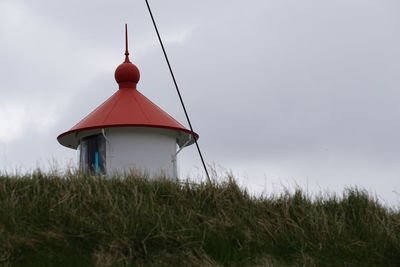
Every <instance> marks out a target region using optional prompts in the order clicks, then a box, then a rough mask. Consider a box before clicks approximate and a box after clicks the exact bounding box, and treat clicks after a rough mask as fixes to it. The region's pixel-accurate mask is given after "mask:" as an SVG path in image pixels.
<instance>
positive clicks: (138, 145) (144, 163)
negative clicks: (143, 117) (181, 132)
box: [105, 127, 178, 179]
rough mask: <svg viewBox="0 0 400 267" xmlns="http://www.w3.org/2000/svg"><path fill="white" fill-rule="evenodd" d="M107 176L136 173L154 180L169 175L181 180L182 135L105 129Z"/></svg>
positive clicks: (157, 131)
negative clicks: (179, 153)
mask: <svg viewBox="0 0 400 267" xmlns="http://www.w3.org/2000/svg"><path fill="white" fill-rule="evenodd" d="M105 135H106V140H107V141H106V142H107V151H106V160H107V166H106V168H107V173H108V174H110V175H112V174H116V173H124V172H129V171H130V170H131V169H136V170H138V171H140V172H145V173H147V174H148V175H149V177H150V178H152V177H154V176H158V175H162V174H165V175H166V177H168V178H170V179H176V178H177V175H178V174H177V164H176V161H175V162H174V161H173V157H174V155H175V153H176V151H177V143H176V137H177V136H178V132H177V131H174V130H168V129H160V128H145V127H121V128H108V129H105Z"/></svg>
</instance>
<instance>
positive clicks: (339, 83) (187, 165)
mask: <svg viewBox="0 0 400 267" xmlns="http://www.w3.org/2000/svg"><path fill="white" fill-rule="evenodd" d="M150 4H151V5H152V7H153V12H154V15H155V17H156V19H157V21H158V24H159V29H160V31H161V34H162V36H163V38H164V40H165V45H166V49H167V51H168V53H169V56H170V59H171V63H172V65H173V68H174V70H175V75H176V77H177V79H178V83H179V84H180V87H181V90H182V94H183V97H184V99H185V101H186V104H187V108H188V111H189V113H190V115H191V118H192V120H193V126H194V128H195V130H196V131H197V132H198V133H199V134H200V139H199V143H200V146H201V147H202V149H203V153H204V156H205V159H206V161H207V162H209V163H215V165H216V166H220V167H218V168H225V169H227V170H232V171H233V172H234V173H235V174H236V176H237V177H238V178H239V179H240V183H241V184H243V185H244V186H247V187H248V188H249V189H250V190H251V191H254V192H272V191H275V192H277V191H279V190H280V189H281V188H282V186H281V185H293V184H298V185H299V186H301V187H303V188H305V189H306V190H308V191H309V192H310V193H316V192H319V191H326V190H330V191H336V192H341V191H342V190H343V188H345V187H349V186H355V185H357V186H360V187H362V188H365V189H367V190H369V191H370V192H372V193H374V194H377V196H378V197H379V198H380V199H381V200H382V201H383V202H384V203H387V204H389V205H398V204H399V203H400V75H399V74H400V52H399V47H400V16H399V15H400V2H399V1H397V0H393V1H389V0H375V1H372V0H324V1H321V0H304V1H298V0H253V1H244V0H243V1H242V0H237V1H232V0H230V1H228V0H220V1H215V0H213V1H211V0H202V1H178V0H169V1H162V0H151V1H150ZM124 23H128V25H129V33H130V44H131V45H130V46H131V55H132V57H131V60H132V61H134V63H135V64H136V65H137V66H138V67H139V69H140V71H141V80H140V83H139V85H138V88H139V90H140V91H141V92H142V93H143V94H144V95H146V96H147V97H148V98H150V99H151V100H152V101H153V102H154V103H156V104H157V105H159V106H160V107H161V108H163V109H164V110H165V111H167V112H168V113H169V114H171V115H172V116H173V117H175V118H176V119H177V120H179V121H180V122H181V123H183V124H185V125H187V124H186V122H185V118H184V114H183V111H182V108H181V106H180V104H179V101H178V97H177V95H176V92H175V89H174V87H173V84H172V81H171V78H170V76H169V73H168V69H167V67H166V64H165V61H164V58H163V55H162V51H161V49H160V47H159V44H158V42H157V39H156V35H155V33H154V29H153V28H152V24H151V21H150V18H149V15H148V13H147V9H146V6H145V2H144V0H143V1H139V0H130V1H125V0H115V1H105V0H86V1H78V0H69V1H54V0H36V1H28V0H0V48H1V49H0V93H1V98H0V125H1V127H0V166H1V169H2V170H9V171H10V170H16V169H21V170H26V169H33V168H35V167H36V166H42V167H43V166H48V164H49V162H52V161H53V160H55V161H57V162H58V163H59V164H60V165H62V166H65V165H68V164H74V162H75V161H76V155H77V154H76V151H74V150H71V149H67V148H65V147H63V146H61V145H59V144H58V142H57V141H56V137H57V136H58V135H59V134H60V133H62V132H64V131H66V130H68V129H70V128H71V127H72V126H73V125H74V124H75V123H77V122H78V121H79V120H80V119H82V118H83V117H84V116H85V115H87V114H88V113H89V112H90V111H91V110H93V109H94V108H96V107H97V106H98V105H99V104H101V103H102V102H103V101H104V100H106V99H107V98H108V97H109V96H111V95H112V94H113V93H114V92H115V90H117V88H118V87H117V84H116V83H115V81H114V76H113V75H114V71H115V68H116V67H117V66H118V64H120V63H121V62H122V61H123V52H124V40H123V38H124V35H123V30H124V29H123V27H124ZM180 162H181V164H180V165H181V167H180V169H181V170H180V171H181V176H182V177H186V176H187V175H189V174H190V175H192V176H196V175H197V173H198V172H199V168H200V166H201V163H200V161H199V158H198V156H197V154H196V150H195V147H194V146H192V147H190V148H187V149H185V150H184V151H183V152H182V153H181V154H180Z"/></svg>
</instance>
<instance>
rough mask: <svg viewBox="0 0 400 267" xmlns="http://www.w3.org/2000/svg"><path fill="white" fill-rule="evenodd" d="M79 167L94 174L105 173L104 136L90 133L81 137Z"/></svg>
mask: <svg viewBox="0 0 400 267" xmlns="http://www.w3.org/2000/svg"><path fill="white" fill-rule="evenodd" d="M79 161H80V162H79V165H80V169H81V170H82V171H83V172H88V173H94V174H96V175H98V174H100V173H103V174H104V173H105V168H106V141H105V138H104V136H102V135H100V134H98V135H91V136H88V137H85V138H82V139H81V143H80V157H79Z"/></svg>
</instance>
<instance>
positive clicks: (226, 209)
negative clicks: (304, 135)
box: [0, 172, 400, 266]
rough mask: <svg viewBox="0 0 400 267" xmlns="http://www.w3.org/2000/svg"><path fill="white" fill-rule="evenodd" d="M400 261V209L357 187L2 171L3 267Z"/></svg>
mask: <svg viewBox="0 0 400 267" xmlns="http://www.w3.org/2000/svg"><path fill="white" fill-rule="evenodd" d="M170 265H175V266H400V213H399V211H395V210H390V209H387V208H384V207H382V206H381V205H380V204H379V203H378V202H377V201H376V199H374V198H373V197H371V196H369V195H368V194H367V193H366V192H365V191H363V190H360V189H349V190H345V191H344V193H343V195H342V196H339V197H338V196H334V195H324V196H320V197H317V198H314V199H313V200H310V198H309V197H307V196H306V195H305V194H304V193H303V192H302V191H301V190H297V191H296V192H294V193H283V194H281V195H276V196H270V197H251V196H249V195H248V194H247V193H246V191H244V190H242V189H241V188H239V187H238V185H237V184H236V183H235V181H234V179H233V178H230V177H226V178H225V180H224V182H218V183H217V182H215V183H212V184H206V183H203V184H197V185H193V184H190V183H183V184H178V183H174V182H170V181H166V180H162V179H160V180H153V181H148V180H146V179H144V178H142V177H138V176H135V175H131V176H129V177H127V178H126V179H117V178H107V179H106V178H96V177H88V176H84V175H81V174H67V175H64V176H62V177H60V176H57V175H51V174H43V173H40V172H36V173H33V174H31V175H26V176H18V177H16V176H7V175H3V176H0V266H170Z"/></svg>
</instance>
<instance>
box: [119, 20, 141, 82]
mask: <svg viewBox="0 0 400 267" xmlns="http://www.w3.org/2000/svg"><path fill="white" fill-rule="evenodd" d="M114 76H115V80H116V81H117V83H118V84H119V89H123V88H131V89H136V84H137V83H138V82H139V79H140V72H139V69H138V68H137V67H136V66H135V65H134V64H132V63H131V61H130V60H129V50H128V25H127V24H125V61H124V62H123V63H122V64H121V65H119V66H118V67H117V69H116V70H115V75H114Z"/></svg>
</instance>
